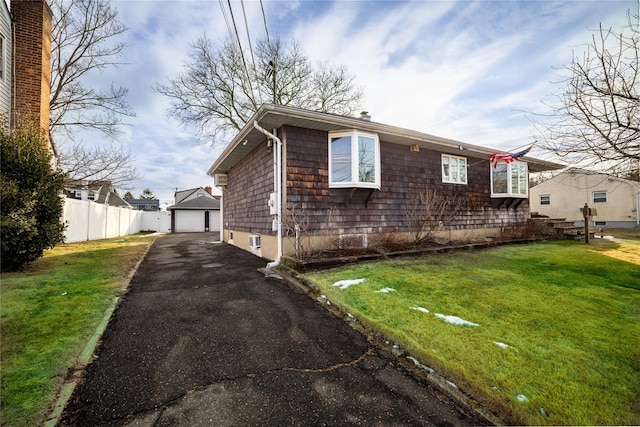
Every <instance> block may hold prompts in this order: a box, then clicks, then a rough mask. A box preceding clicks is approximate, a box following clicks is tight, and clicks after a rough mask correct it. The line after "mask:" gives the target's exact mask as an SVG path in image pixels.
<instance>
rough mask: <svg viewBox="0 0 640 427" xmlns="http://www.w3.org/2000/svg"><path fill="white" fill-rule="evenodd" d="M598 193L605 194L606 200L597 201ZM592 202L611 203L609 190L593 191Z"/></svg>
mask: <svg viewBox="0 0 640 427" xmlns="http://www.w3.org/2000/svg"><path fill="white" fill-rule="evenodd" d="M596 193H598V194H599V193H603V194H604V202H596ZM591 202H592V203H609V193H608V192H607V191H593V192H592V193H591Z"/></svg>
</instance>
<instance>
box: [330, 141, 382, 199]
mask: <svg viewBox="0 0 640 427" xmlns="http://www.w3.org/2000/svg"><path fill="white" fill-rule="evenodd" d="M329 186H330V187H332V188H376V189H379V188H380V142H379V140H378V135H376V134H370V133H364V132H359V131H355V130H354V131H348V132H332V133H330V134H329Z"/></svg>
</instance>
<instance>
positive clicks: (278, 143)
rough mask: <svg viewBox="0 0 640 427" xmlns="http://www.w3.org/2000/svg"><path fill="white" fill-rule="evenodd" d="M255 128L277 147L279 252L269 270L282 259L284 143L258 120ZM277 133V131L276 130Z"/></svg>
mask: <svg viewBox="0 0 640 427" xmlns="http://www.w3.org/2000/svg"><path fill="white" fill-rule="evenodd" d="M253 127H254V128H256V129H257V130H259V131H260V132H262V133H263V134H264V135H265V136H266V137H267V138H269V139H272V140H273V141H274V142H275V144H274V145H275V147H273V148H274V149H273V187H274V189H273V192H274V193H275V195H276V200H275V204H276V224H277V231H276V232H277V233H278V234H277V241H278V252H277V255H276V259H275V261H274V262H270V263H269V264H267V267H268V268H272V267H277V266H278V265H279V264H280V257H282V221H281V218H282V203H281V199H282V174H281V171H280V169H281V166H280V165H281V164H282V141H281V140H280V138H278V137H277V136H275V135H274V134H273V133H271V132H269V131H268V130H266V129H264V128H262V127H261V126H260V125H259V124H258V121H257V120H254V121H253ZM274 132H275V129H274Z"/></svg>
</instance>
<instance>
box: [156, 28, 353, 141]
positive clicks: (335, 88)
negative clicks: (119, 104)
mask: <svg viewBox="0 0 640 427" xmlns="http://www.w3.org/2000/svg"><path fill="white" fill-rule="evenodd" d="M191 48H192V49H191V54H190V59H189V61H188V62H187V63H186V64H185V70H184V72H183V73H181V74H179V75H177V76H175V77H173V78H170V79H169V80H168V82H167V83H164V84H158V85H156V87H155V90H156V91H157V92H159V93H161V94H163V95H165V96H167V97H169V98H171V104H170V107H169V109H168V111H167V113H168V115H169V117H172V118H174V119H176V120H177V121H178V122H180V123H181V124H182V125H183V126H185V127H189V128H194V129H196V130H197V132H198V133H199V135H200V136H201V137H208V138H211V139H213V140H214V141H215V139H216V137H218V136H221V135H224V134H225V133H228V132H235V131H238V130H240V129H241V128H242V127H243V126H244V124H245V123H246V122H247V121H248V120H249V118H250V117H251V116H252V115H253V114H254V113H255V112H256V111H257V110H258V108H259V107H260V106H261V105H262V104H264V103H275V104H279V105H291V106H296V107H300V108H305V109H311V110H316V111H324V112H332V113H338V114H347V115H348V114H352V113H353V112H355V111H357V110H358V107H359V104H360V102H361V100H362V91H361V90H360V89H359V88H356V87H355V86H354V77H352V76H350V75H349V74H348V73H347V70H346V68H344V67H338V68H331V67H329V65H327V64H321V65H319V67H318V68H317V69H314V68H313V66H312V65H311V63H310V61H309V58H307V57H306V56H305V55H304V54H303V53H302V51H301V50H300V47H299V45H298V44H297V43H296V42H295V40H292V41H291V42H290V43H289V44H286V45H285V44H283V43H282V42H281V41H280V40H279V39H276V40H271V42H270V43H269V42H267V41H264V40H261V41H259V42H258V43H257V45H256V49H255V55H254V56H253V58H255V62H254V61H248V60H247V59H246V58H245V56H244V55H243V53H242V51H241V50H240V48H239V46H238V45H237V44H236V43H234V42H232V41H231V40H229V39H227V40H226V41H224V42H223V43H222V44H221V45H220V46H217V45H216V44H214V43H213V42H212V41H211V40H209V39H208V38H207V37H206V36H203V37H200V38H199V39H197V40H196V41H195V43H193V45H192V46H191Z"/></svg>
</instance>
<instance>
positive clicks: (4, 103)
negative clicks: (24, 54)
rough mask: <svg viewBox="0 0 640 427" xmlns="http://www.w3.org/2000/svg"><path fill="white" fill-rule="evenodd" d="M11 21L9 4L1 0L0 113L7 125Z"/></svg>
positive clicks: (9, 101) (9, 89) (9, 113)
mask: <svg viewBox="0 0 640 427" xmlns="http://www.w3.org/2000/svg"><path fill="white" fill-rule="evenodd" d="M0 1H2V0H0ZM12 21H13V20H12V17H11V12H9V5H8V4H7V2H6V1H2V5H0V114H2V115H3V117H1V119H2V121H3V122H4V123H3V125H5V126H7V127H8V126H9V118H10V115H11V81H12V80H11V79H12V77H11V68H12V67H11V64H12V58H13V56H12V52H13V48H12V46H13V45H12V40H13V37H12V33H13V22H12Z"/></svg>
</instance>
